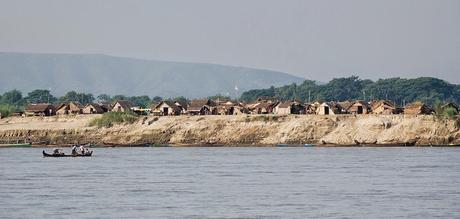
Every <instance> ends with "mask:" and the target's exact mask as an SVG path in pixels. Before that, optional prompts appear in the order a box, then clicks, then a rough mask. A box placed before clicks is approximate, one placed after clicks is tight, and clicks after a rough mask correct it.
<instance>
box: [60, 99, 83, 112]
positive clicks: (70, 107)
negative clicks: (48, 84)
mask: <svg viewBox="0 0 460 219" xmlns="http://www.w3.org/2000/svg"><path fill="white" fill-rule="evenodd" d="M83 108H84V107H83V106H82V105H81V104H80V103H77V102H69V103H63V104H61V105H60V106H59V108H56V115H68V114H81V113H83Z"/></svg>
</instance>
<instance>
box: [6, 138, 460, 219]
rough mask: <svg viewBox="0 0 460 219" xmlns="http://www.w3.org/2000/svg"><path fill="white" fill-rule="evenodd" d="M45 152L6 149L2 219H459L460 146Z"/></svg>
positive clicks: (101, 149)
mask: <svg viewBox="0 0 460 219" xmlns="http://www.w3.org/2000/svg"><path fill="white" fill-rule="evenodd" d="M41 150H42V149H40V148H3V149H0V218H459V217H460V148H416V147H410V148H409V147H408V148H404V147H388V148H372V147H369V148H368V147H363V148H361V147H354V148H352V147H349V148H321V147H316V148H315V147H313V148H270V147H264V148H258V147H247V148H242V147H238V148H231V147H224V148H210V147H197V148H95V149H94V151H95V152H94V154H93V157H76V158H43V157H42V155H41ZM65 150H66V152H69V150H70V149H69V148H66V149H65ZM48 151H51V150H50V149H48Z"/></svg>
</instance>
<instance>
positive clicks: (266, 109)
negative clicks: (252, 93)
mask: <svg viewBox="0 0 460 219" xmlns="http://www.w3.org/2000/svg"><path fill="white" fill-rule="evenodd" d="M276 105H277V103H273V102H271V101H269V102H260V103H257V104H256V105H255V106H254V109H253V110H252V112H251V113H252V114H271V113H273V109H274V108H275V106H276Z"/></svg>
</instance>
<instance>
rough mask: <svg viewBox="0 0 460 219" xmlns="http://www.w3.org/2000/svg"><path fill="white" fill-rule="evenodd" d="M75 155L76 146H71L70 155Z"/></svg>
mask: <svg viewBox="0 0 460 219" xmlns="http://www.w3.org/2000/svg"><path fill="white" fill-rule="evenodd" d="M76 154H77V146H76V145H72V155H76Z"/></svg>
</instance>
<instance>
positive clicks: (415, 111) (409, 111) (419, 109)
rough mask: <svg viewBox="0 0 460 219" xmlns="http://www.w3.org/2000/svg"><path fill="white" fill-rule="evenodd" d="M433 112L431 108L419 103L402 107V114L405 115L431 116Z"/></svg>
mask: <svg viewBox="0 0 460 219" xmlns="http://www.w3.org/2000/svg"><path fill="white" fill-rule="evenodd" d="M433 112H434V110H433V109H431V107H429V106H428V105H426V104H424V103H422V102H419V101H418V102H414V103H410V104H408V105H406V107H404V114H406V115H422V114H425V115H429V114H432V113H433Z"/></svg>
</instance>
